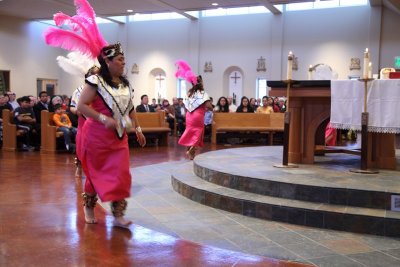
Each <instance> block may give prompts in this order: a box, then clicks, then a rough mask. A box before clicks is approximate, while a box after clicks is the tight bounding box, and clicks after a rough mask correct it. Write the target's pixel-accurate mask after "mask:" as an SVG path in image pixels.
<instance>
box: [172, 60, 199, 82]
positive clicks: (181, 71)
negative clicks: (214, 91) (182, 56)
mask: <svg viewBox="0 0 400 267" xmlns="http://www.w3.org/2000/svg"><path fill="white" fill-rule="evenodd" d="M175 65H177V66H178V70H177V71H176V72H175V77H177V78H183V79H185V80H186V81H188V82H190V83H192V84H193V85H196V84H197V76H196V75H195V74H194V73H193V71H192V69H191V68H190V66H189V64H188V63H187V62H186V61H184V60H178V61H177V62H175Z"/></svg>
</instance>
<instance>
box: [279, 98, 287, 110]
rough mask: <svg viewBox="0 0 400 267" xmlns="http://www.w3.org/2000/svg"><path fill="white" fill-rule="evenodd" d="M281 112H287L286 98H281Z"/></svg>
mask: <svg viewBox="0 0 400 267" xmlns="http://www.w3.org/2000/svg"><path fill="white" fill-rule="evenodd" d="M279 112H281V113H285V112H286V98H284V97H280V98H279Z"/></svg>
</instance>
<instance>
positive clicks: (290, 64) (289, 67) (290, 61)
mask: <svg viewBox="0 0 400 267" xmlns="http://www.w3.org/2000/svg"><path fill="white" fill-rule="evenodd" d="M292 69H293V53H292V51H290V52H289V55H288V64H287V80H291V79H292Z"/></svg>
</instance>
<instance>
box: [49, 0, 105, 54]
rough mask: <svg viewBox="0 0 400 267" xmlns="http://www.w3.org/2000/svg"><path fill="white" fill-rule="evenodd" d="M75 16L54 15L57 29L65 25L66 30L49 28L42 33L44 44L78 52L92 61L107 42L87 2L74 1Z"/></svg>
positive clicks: (83, 0) (85, 0) (84, 0)
mask: <svg viewBox="0 0 400 267" xmlns="http://www.w3.org/2000/svg"><path fill="white" fill-rule="evenodd" d="M74 4H75V6H76V13H77V14H76V15H75V16H73V17H70V16H68V15H66V14H64V13H61V12H59V13H57V14H55V15H54V22H55V23H56V25H57V26H58V27H61V26H62V25H67V26H68V29H60V28H54V27H51V28H49V29H47V30H46V31H45V32H44V39H45V41H46V44H48V45H51V46H56V47H61V48H64V49H66V50H70V51H79V52H81V53H82V54H84V55H88V56H89V57H91V58H92V59H95V58H97V56H98V55H99V54H100V51H101V49H102V48H103V47H105V46H107V42H106V41H105V40H104V38H103V36H102V35H101V34H100V32H99V29H98V28H97V24H96V20H95V19H96V15H95V13H94V10H93V8H92V7H91V5H90V4H89V3H88V1H87V0H74Z"/></svg>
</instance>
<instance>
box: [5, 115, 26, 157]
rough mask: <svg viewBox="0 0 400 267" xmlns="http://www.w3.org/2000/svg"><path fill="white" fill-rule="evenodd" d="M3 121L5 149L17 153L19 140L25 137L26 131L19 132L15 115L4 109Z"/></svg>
mask: <svg viewBox="0 0 400 267" xmlns="http://www.w3.org/2000/svg"><path fill="white" fill-rule="evenodd" d="M2 119H3V147H2V149H3V150H5V151H15V150H16V149H17V138H18V137H19V136H22V135H24V131H22V130H17V126H16V125H15V123H14V115H13V113H12V112H11V111H10V110H8V109H4V110H3V114H2Z"/></svg>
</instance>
